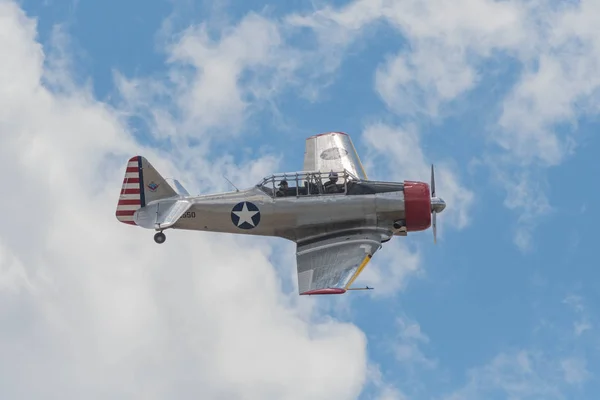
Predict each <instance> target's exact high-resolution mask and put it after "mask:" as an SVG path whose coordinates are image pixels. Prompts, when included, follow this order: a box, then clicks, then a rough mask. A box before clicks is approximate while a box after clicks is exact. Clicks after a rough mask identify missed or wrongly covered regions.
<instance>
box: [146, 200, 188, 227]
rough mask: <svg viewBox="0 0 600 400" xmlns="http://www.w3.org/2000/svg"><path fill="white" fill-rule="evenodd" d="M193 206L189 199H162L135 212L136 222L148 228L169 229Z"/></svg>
mask: <svg viewBox="0 0 600 400" xmlns="http://www.w3.org/2000/svg"><path fill="white" fill-rule="evenodd" d="M191 206H192V203H191V202H190V201H189V200H177V199H165V200H160V201H157V202H155V203H153V204H150V205H148V206H146V207H144V208H140V209H139V210H138V211H137V212H136V213H135V216H134V219H135V223H136V224H137V225H139V226H141V227H142V228H147V229H167V228H169V227H171V226H173V225H174V224H175V223H176V222H177V221H178V220H179V218H181V216H182V215H183V214H184V213H185V212H186V211H187V210H189V208H190V207H191Z"/></svg>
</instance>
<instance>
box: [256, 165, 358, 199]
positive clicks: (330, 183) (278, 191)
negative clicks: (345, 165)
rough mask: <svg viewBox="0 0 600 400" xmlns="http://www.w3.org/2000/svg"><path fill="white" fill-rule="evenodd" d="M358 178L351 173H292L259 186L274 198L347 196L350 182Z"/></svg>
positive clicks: (284, 174) (263, 181)
mask: <svg viewBox="0 0 600 400" xmlns="http://www.w3.org/2000/svg"><path fill="white" fill-rule="evenodd" d="M355 180H357V178H356V177H355V176H354V175H352V174H351V173H350V172H348V171H346V170H343V171H330V172H320V171H314V172H290V173H283V174H275V175H271V176H269V177H266V178H264V179H263V180H262V182H260V183H259V184H258V185H257V186H258V188H259V189H261V190H262V191H263V192H265V193H267V194H268V195H269V196H273V197H288V196H317V195H333V194H345V193H346V190H347V184H348V182H351V181H355Z"/></svg>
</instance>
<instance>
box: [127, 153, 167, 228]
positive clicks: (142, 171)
mask: <svg viewBox="0 0 600 400" xmlns="http://www.w3.org/2000/svg"><path fill="white" fill-rule="evenodd" d="M173 196H177V193H176V192H175V190H173V188H172V187H171V186H170V185H169V184H168V183H167V181H165V179H164V178H163V177H162V176H161V175H160V174H159V173H158V171H157V170H156V169H154V167H153V166H152V164H150V163H149V162H148V160H146V159H145V158H144V157H142V156H135V157H132V158H130V159H129V161H128V162H127V169H126V170H125V177H124V178H123V186H122V188H121V195H120V196H119V203H118V204H117V212H116V216H117V219H118V220H119V221H121V222H123V223H125V224H129V225H136V223H135V221H134V219H133V214H135V212H136V211H137V210H138V209H140V208H142V207H146V204H148V203H150V202H151V201H154V200H160V199H165V198H168V197H173Z"/></svg>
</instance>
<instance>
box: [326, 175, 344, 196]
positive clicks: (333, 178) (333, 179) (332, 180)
mask: <svg viewBox="0 0 600 400" xmlns="http://www.w3.org/2000/svg"><path fill="white" fill-rule="evenodd" d="M337 181H338V174H337V172H333V171H331V172H330V173H329V180H328V181H327V182H325V185H324V186H325V193H338V192H339V191H340V188H339V187H338V185H337Z"/></svg>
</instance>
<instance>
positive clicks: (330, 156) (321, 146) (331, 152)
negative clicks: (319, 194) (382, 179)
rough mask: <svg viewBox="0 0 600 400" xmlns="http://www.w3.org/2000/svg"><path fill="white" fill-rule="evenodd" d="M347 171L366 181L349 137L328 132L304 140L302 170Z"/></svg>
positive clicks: (339, 133)
mask: <svg viewBox="0 0 600 400" xmlns="http://www.w3.org/2000/svg"><path fill="white" fill-rule="evenodd" d="M343 169H346V170H348V171H349V172H350V173H352V174H353V175H355V176H356V177H357V178H359V179H368V178H367V174H366V173H365V170H364V168H363V166H362V163H361V162H360V158H359V157H358V153H357V152H356V149H355V148H354V144H353V143H352V139H350V136H348V135H347V134H345V133H343V132H328V133H322V134H320V135H315V136H311V137H309V138H308V139H306V150H305V152H304V170H305V171H321V172H329V171H331V170H333V171H341V170H343Z"/></svg>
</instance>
